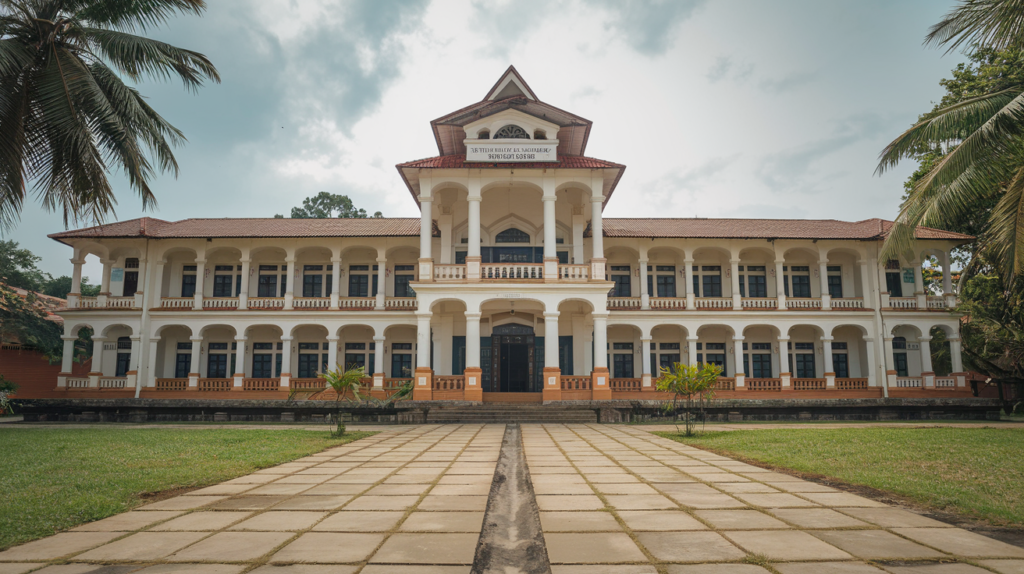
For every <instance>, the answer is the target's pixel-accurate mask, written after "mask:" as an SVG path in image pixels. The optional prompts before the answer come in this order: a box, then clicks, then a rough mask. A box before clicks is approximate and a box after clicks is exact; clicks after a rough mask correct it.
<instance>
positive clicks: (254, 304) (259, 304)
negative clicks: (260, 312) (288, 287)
mask: <svg viewBox="0 0 1024 574" xmlns="http://www.w3.org/2000/svg"><path fill="white" fill-rule="evenodd" d="M249 308H250V309H283V308H284V298H283V297H255V298H253V299H249Z"/></svg>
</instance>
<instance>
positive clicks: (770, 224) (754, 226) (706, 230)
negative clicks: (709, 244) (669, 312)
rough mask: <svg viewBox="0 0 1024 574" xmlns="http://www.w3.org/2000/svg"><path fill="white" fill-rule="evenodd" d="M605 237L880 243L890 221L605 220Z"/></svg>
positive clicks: (955, 236)
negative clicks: (846, 240) (864, 241)
mask: <svg viewBox="0 0 1024 574" xmlns="http://www.w3.org/2000/svg"><path fill="white" fill-rule="evenodd" d="M603 223H604V236H605V237H662V238H693V239H700V238H707V239H854V240H879V239H884V238H885V235H886V233H888V231H889V228H890V227H892V222H891V221H886V220H884V219H865V220H863V221H839V220H836V219H703V218H677V219H668V218H639V217H638V218H621V219H620V218H605V219H604V222H603ZM917 238H918V239H950V240H954V241H971V240H973V239H974V238H973V237H972V236H970V235H964V234H962V233H954V232H952V231H942V230H940V229H932V228H930V227H918V228H917Z"/></svg>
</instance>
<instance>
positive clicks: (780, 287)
mask: <svg viewBox="0 0 1024 574" xmlns="http://www.w3.org/2000/svg"><path fill="white" fill-rule="evenodd" d="M785 266H786V261H785V260H784V259H776V260H775V296H776V298H777V299H778V303H777V305H778V310H779V311H785V310H786V270H785Z"/></svg>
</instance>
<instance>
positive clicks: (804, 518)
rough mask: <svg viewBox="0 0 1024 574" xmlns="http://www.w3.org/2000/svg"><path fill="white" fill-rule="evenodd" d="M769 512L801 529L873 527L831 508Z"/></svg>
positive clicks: (782, 509)
mask: <svg viewBox="0 0 1024 574" xmlns="http://www.w3.org/2000/svg"><path fill="white" fill-rule="evenodd" d="M768 512H770V513H772V514H774V515H775V516H777V517H779V518H781V519H782V520H785V521H786V522H789V523H791V524H795V525H796V526H797V527H799V528H851V527H853V528H856V527H868V526H871V525H870V524H868V523H867V522H862V521H860V520H857V519H856V518H853V517H851V516H847V515H845V514H841V513H839V512H836V511H835V510H832V509H830V508H769V509H768Z"/></svg>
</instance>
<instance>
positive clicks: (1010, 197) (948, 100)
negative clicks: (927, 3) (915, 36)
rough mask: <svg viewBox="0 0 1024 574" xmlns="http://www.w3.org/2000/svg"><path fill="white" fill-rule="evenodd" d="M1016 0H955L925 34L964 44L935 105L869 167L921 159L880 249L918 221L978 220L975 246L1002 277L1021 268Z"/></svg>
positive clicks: (908, 239)
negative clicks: (965, 57) (964, 60)
mask: <svg viewBox="0 0 1024 574" xmlns="http://www.w3.org/2000/svg"><path fill="white" fill-rule="evenodd" d="M1020 10H1021V0H963V1H961V2H960V4H959V5H958V6H957V7H956V8H955V9H954V10H953V11H952V12H950V13H949V14H948V15H947V16H946V17H945V18H943V20H942V21H941V22H939V23H938V24H936V25H935V26H934V27H933V28H932V30H931V32H930V33H929V35H928V37H927V38H926V43H931V44H937V45H941V46H947V48H948V49H950V50H952V49H956V48H957V47H960V46H971V47H972V48H971V49H970V50H969V54H970V57H971V63H970V64H969V65H967V66H965V67H958V68H957V70H954V77H953V79H952V80H947V81H946V83H944V84H943V85H944V87H946V89H947V94H946V97H944V98H943V101H942V102H940V104H939V105H938V106H936V109H934V110H932V111H931V112H929V113H927V114H924V115H923V116H921V118H920V119H919V121H918V122H917V123H916V124H915V125H914V126H912V127H911V128H910V129H909V130H907V131H906V132H904V133H903V134H902V135H900V136H899V137H898V138H896V139H895V140H894V141H893V142H891V143H890V144H889V145H888V146H886V148H885V149H884V150H883V151H882V154H881V158H880V162H879V165H878V170H877V171H878V173H881V172H884V171H885V170H887V169H890V168H892V167H894V166H895V165H896V164H898V163H899V162H900V161H901V160H903V159H908V158H912V159H917V160H918V161H919V162H920V164H921V165H920V169H919V170H918V172H917V173H915V175H914V177H912V178H911V181H910V182H908V183H909V185H908V188H909V189H908V193H907V197H906V200H905V201H904V202H903V205H902V207H901V209H900V214H899V216H898V217H897V219H896V225H895V226H893V229H892V231H891V232H890V233H889V236H888V237H887V238H886V241H885V245H884V247H883V253H882V256H883V257H894V256H896V255H898V254H900V253H903V252H905V251H908V250H910V248H911V247H912V244H913V242H914V229H915V228H916V227H917V226H918V225H928V226H933V227H942V228H954V227H958V226H959V227H961V228H965V227H966V228H970V227H972V226H973V227H974V228H975V229H977V231H976V233H979V235H980V241H979V244H978V249H979V250H985V251H988V252H989V253H990V257H988V258H987V261H989V262H990V263H991V264H992V265H994V266H995V267H996V269H997V270H998V271H999V272H1001V273H1002V274H1003V275H1004V277H1006V278H1007V280H1009V279H1010V278H1011V277H1013V276H1016V275H1019V274H1021V273H1022V272H1024V88H1022V84H1021V79H1022V74H1021V71H1020V60H1021V54H1020V50H1021V49H1022V48H1024V21H1022V20H1021V19H1020V18H1019V13H1020Z"/></svg>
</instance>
